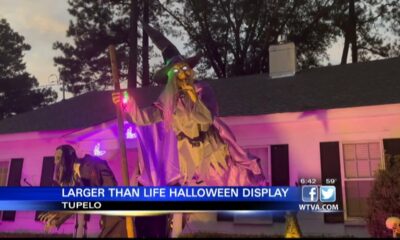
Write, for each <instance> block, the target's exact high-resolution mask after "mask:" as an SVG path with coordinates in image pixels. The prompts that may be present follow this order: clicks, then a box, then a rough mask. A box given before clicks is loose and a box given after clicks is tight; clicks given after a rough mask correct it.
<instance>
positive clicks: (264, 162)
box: [245, 147, 271, 183]
mask: <svg viewBox="0 0 400 240" xmlns="http://www.w3.org/2000/svg"><path fill="white" fill-rule="evenodd" d="M245 151H246V152H247V153H249V154H250V155H254V156H256V157H258V158H259V159H260V165H261V168H262V170H263V174H264V176H265V179H266V180H267V182H268V183H270V172H269V171H270V166H271V165H270V164H269V159H270V157H269V149H268V147H248V148H245Z"/></svg>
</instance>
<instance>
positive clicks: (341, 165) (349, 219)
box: [339, 138, 386, 224]
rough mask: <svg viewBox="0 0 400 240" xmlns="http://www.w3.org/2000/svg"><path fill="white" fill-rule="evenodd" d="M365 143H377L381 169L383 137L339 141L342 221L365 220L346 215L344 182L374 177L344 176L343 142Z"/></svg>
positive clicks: (367, 179) (383, 164) (358, 221)
mask: <svg viewBox="0 0 400 240" xmlns="http://www.w3.org/2000/svg"><path fill="white" fill-rule="evenodd" d="M365 143H378V144H379V148H380V164H379V168H378V169H379V170H383V169H385V168H386V166H385V156H384V155H385V151H384V148H383V147H384V146H383V138H379V139H364V140H345V141H339V154H340V163H341V164H340V174H341V176H342V177H341V185H342V196H343V213H344V214H343V215H344V222H345V223H346V222H347V223H351V222H355V223H361V224H364V223H365V220H364V218H363V217H351V216H349V215H348V210H347V195H346V182H351V181H357V182H359V181H374V180H375V178H373V177H362V178H359V177H357V178H347V177H346V170H345V161H346V160H345V159H344V145H345V144H365Z"/></svg>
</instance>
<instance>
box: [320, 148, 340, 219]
mask: <svg viewBox="0 0 400 240" xmlns="http://www.w3.org/2000/svg"><path fill="white" fill-rule="evenodd" d="M320 154H321V181H324V179H327V178H335V179H336V183H335V187H336V199H337V202H338V204H339V208H340V209H343V196H342V178H341V174H340V153H339V142H321V143H320ZM322 184H324V182H322ZM324 221H325V223H343V222H344V214H343V213H326V214H324Z"/></svg>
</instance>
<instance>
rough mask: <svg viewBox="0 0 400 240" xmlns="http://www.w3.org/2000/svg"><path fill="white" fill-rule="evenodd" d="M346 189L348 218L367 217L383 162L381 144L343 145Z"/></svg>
mask: <svg viewBox="0 0 400 240" xmlns="http://www.w3.org/2000/svg"><path fill="white" fill-rule="evenodd" d="M343 159H344V185H345V186H344V187H345V196H346V198H345V200H346V215H347V217H348V218H354V217H366V213H367V198H368V197H369V194H370V192H371V190H372V186H373V183H374V176H375V173H376V171H377V170H378V169H379V168H380V165H381V162H382V154H381V144H380V143H379V142H365V143H351V144H350V143H349V144H343Z"/></svg>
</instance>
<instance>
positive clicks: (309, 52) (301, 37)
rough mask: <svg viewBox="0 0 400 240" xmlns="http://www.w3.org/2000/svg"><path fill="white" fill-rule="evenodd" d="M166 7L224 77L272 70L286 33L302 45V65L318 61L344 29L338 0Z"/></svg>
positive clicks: (226, 0) (245, 0)
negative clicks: (335, 21) (272, 50)
mask: <svg viewBox="0 0 400 240" xmlns="http://www.w3.org/2000/svg"><path fill="white" fill-rule="evenodd" d="M162 7H163V9H164V10H165V11H166V12H167V13H168V14H169V16H170V17H171V18H172V22H173V23H174V24H175V25H177V26H180V27H181V28H183V29H184V31H185V32H186V33H187V35H188V36H189V37H190V40H191V41H190V43H189V44H188V45H187V46H188V47H189V48H190V49H192V50H193V51H202V52H203V53H204V54H205V57H206V60H207V61H206V63H205V68H208V67H211V68H212V69H213V70H214V74H215V75H216V76H217V77H219V78H222V77H230V76H237V75H246V74H256V73H263V72H268V70H269V69H268V68H269V51H268V49H269V46H270V45H272V44H277V43H278V42H279V41H280V39H281V38H282V37H285V38H286V39H287V40H288V41H293V42H294V43H295V44H296V48H297V59H298V63H299V67H300V68H308V67H313V66H318V65H319V64H320V62H321V61H322V60H323V59H326V58H327V54H326V50H327V48H328V47H329V46H330V44H331V43H332V42H333V40H335V38H336V36H338V35H339V34H340V32H339V31H338V30H337V29H335V27H334V26H333V25H332V17H331V13H332V10H333V9H334V8H335V7H336V5H335V1H333V0H324V1H305V0H304V1H303V0H300V1H279V0H270V1H263V0H255V1H253V0H237V1H232V0H217V1H214V0H213V1H212V0H207V1H205V0H193V1H185V0H175V1H166V2H165V3H164V5H162ZM168 21H170V20H169V19H168Z"/></svg>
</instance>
